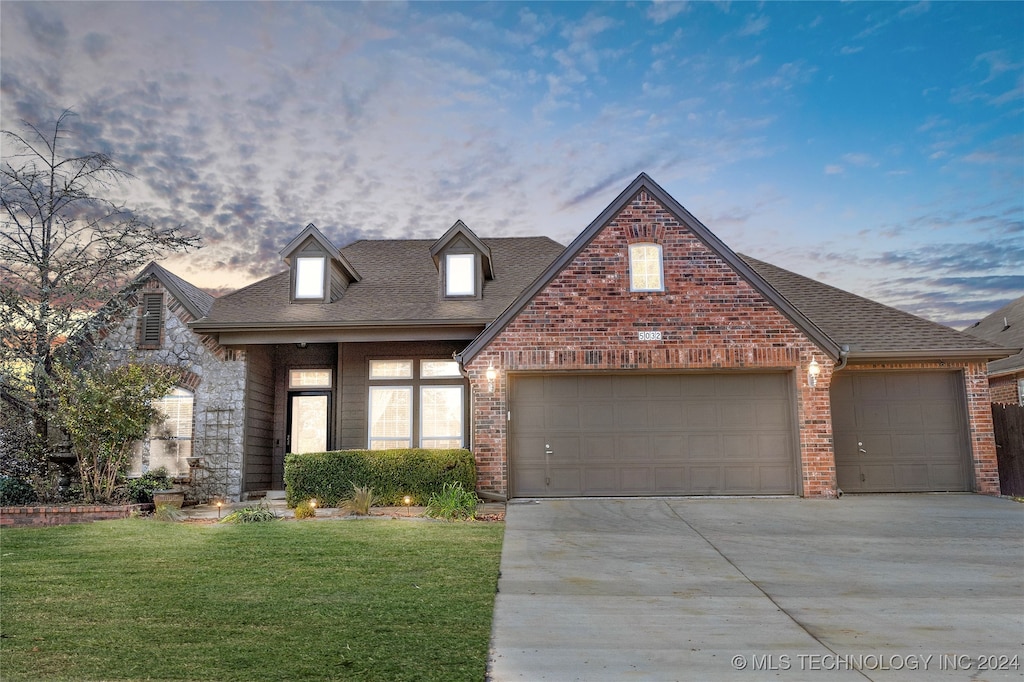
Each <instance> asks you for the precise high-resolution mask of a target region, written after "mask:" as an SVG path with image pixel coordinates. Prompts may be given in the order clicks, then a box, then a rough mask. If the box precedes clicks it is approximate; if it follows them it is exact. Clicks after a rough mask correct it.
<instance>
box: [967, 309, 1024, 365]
mask: <svg viewBox="0 0 1024 682" xmlns="http://www.w3.org/2000/svg"><path fill="white" fill-rule="evenodd" d="M964 332H966V333H967V334H970V335H971V336H977V337H978V338H979V339H985V340H986V341H991V342H993V343H997V344H999V345H1001V346H1007V347H1011V348H1021V347H1022V346H1024V296H1021V297H1020V298H1018V299H1017V300H1015V301H1010V302H1009V303H1007V304H1006V305H1004V306H1003V307H1002V308H1000V309H999V310H997V311H995V312H994V313H992V314H991V315H989V316H987V317H984V318H982V319H981V320H979V321H978V322H975V323H974V324H972V325H971V326H970V327H968V328H967V329H965V330H964ZM1022 370H1024V351H1022V352H1020V353H1017V354H1016V355H1013V356H1011V357H1008V358H1004V359H1002V360H994V361H992V362H990V363H988V373H989V374H990V375H994V374H1007V373H1013V372H1019V371H1022Z"/></svg>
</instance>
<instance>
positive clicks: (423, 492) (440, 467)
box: [284, 449, 476, 507]
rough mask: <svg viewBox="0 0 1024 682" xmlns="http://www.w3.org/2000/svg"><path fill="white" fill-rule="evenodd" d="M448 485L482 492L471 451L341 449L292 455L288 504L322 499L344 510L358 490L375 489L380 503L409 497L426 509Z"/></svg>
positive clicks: (399, 501) (286, 480)
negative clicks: (358, 488)
mask: <svg viewBox="0 0 1024 682" xmlns="http://www.w3.org/2000/svg"><path fill="white" fill-rule="evenodd" d="M445 483H461V484H462V487H463V488H464V489H466V490H475V489H476V463H475V461H474V460H473V453H471V452H470V451H469V450H421V449H409V450H337V451H334V452H308V453H303V454H294V453H293V454H290V455H288V456H286V457H285V460H284V484H285V489H286V491H287V495H286V502H287V503H288V506H289V507H295V505H297V504H298V503H299V502H301V501H303V500H308V499H310V498H316V501H317V506H321V507H338V506H340V505H341V502H342V500H344V499H345V498H346V497H348V496H349V495H350V494H351V493H352V487H353V486H368V487H370V488H373V496H374V497H375V498H376V502H377V504H381V505H385V506H395V505H401V504H402V498H404V497H405V496H406V495H409V496H410V497H412V503H413V504H416V505H420V504H426V502H427V500H429V499H430V496H431V495H432V494H433V493H438V492H441V488H442V487H443V486H444V484H445Z"/></svg>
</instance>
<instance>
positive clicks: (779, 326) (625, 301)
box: [467, 190, 836, 497]
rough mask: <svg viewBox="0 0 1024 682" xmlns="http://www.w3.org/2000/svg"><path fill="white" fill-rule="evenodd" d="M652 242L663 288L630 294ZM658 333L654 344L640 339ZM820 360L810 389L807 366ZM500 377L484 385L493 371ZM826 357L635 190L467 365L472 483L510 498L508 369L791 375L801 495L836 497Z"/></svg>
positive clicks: (655, 202) (726, 265)
mask: <svg viewBox="0 0 1024 682" xmlns="http://www.w3.org/2000/svg"><path fill="white" fill-rule="evenodd" d="M634 242H655V243H658V244H661V245H662V249H663V254H664V272H665V291H664V292H657V293H635V292H630V290H629V263H628V245H629V244H631V243H634ZM640 330H659V331H661V332H662V340H661V341H653V342H649V341H644V342H641V341H639V340H638V332H639V331H640ZM812 358H813V359H815V360H817V361H818V363H819V364H820V365H821V375H820V377H819V379H818V383H817V386H816V387H815V388H810V387H808V386H807V382H806V375H807V365H808V364H809V363H810V361H811V359H812ZM492 363H493V366H494V367H495V368H497V369H498V370H499V377H498V381H497V382H496V386H495V391H494V392H493V393H491V392H489V391H488V390H487V379H486V371H487V368H488V366H489V365H491V364H492ZM832 364H833V363H832V361H831V359H830V358H828V357H827V356H826V355H825V354H824V353H823V352H822V351H821V350H820V349H818V348H817V346H815V345H814V344H813V343H812V342H811V341H810V340H809V339H808V338H807V337H806V336H804V334H803V333H802V332H800V330H799V329H798V328H797V327H796V326H795V325H794V324H793V323H791V322H790V321H789V320H788V319H786V318H785V317H784V316H783V315H782V314H781V313H779V312H778V311H777V310H776V309H775V307H774V306H773V305H772V304H771V303H770V302H769V301H768V300H767V299H766V298H765V297H764V296H762V295H761V294H760V293H758V291H757V290H756V289H754V288H753V287H752V286H751V285H750V284H748V283H747V282H746V281H745V280H744V279H743V278H741V277H740V276H739V275H738V274H737V273H736V272H735V271H733V270H732V269H731V267H730V266H729V265H728V264H727V263H726V262H725V261H724V260H722V259H721V258H720V257H719V256H717V255H716V254H715V253H714V252H713V251H712V250H711V249H709V248H708V247H707V246H705V245H704V243H703V242H701V241H700V240H699V239H698V238H697V237H696V236H695V235H694V234H693V233H692V232H690V231H689V229H688V228H686V227H685V226H684V225H682V224H681V223H680V222H679V221H678V220H676V219H675V217H674V216H673V215H672V214H671V213H670V212H669V211H667V210H666V209H665V208H664V207H663V206H662V205H661V204H660V203H658V202H657V201H655V200H654V199H653V198H652V197H651V196H650V195H649V194H648V193H647V192H646V191H643V190H641V191H640V192H639V193H638V194H637V195H636V196H635V197H634V198H633V199H632V201H630V202H629V203H628V204H626V206H625V207H624V208H623V209H622V210H621V211H620V212H619V213H618V214H616V215H615V216H614V217H613V218H612V219H611V220H610V221H609V223H608V224H607V225H606V226H605V228H604V229H603V230H602V231H600V232H599V233H598V234H597V235H596V236H595V238H594V239H593V240H592V241H591V242H590V243H589V244H588V245H587V246H585V247H584V248H583V249H582V250H581V251H580V253H579V254H578V255H577V257H576V258H575V259H574V260H573V261H572V262H571V263H569V264H568V265H567V266H566V267H565V268H564V269H563V270H562V272H560V273H559V274H558V275H556V276H555V277H554V279H553V280H552V281H551V282H550V283H549V284H548V286H547V287H546V288H545V289H544V290H543V291H541V292H540V293H539V294H537V296H535V297H534V298H533V300H531V301H530V302H529V303H528V304H527V305H526V306H525V308H524V309H523V310H522V311H521V312H520V313H519V315H517V316H516V318H515V319H514V320H512V322H511V323H509V324H508V326H506V327H505V329H503V330H502V331H501V333H500V334H498V336H497V337H495V338H494V340H493V341H492V342H491V343H490V344H489V345H488V347H487V348H485V349H484V350H483V351H482V352H481V353H480V354H478V355H477V356H476V357H475V358H473V360H472V361H471V362H470V363H468V365H467V370H468V372H469V374H470V377H471V379H470V380H471V383H472V385H473V399H474V406H473V413H474V418H475V423H474V425H473V450H474V452H475V453H476V458H477V472H478V473H477V477H478V480H477V485H478V487H479V488H480V489H481V490H487V491H493V492H498V493H501V494H508V462H507V457H508V453H507V445H506V436H507V429H508V423H507V420H506V411H507V409H508V404H507V389H508V373H509V372H517V371H536V370H556V371H558V370H560V371H567V370H604V371H608V370H663V369H680V370H693V369H708V370H722V369H737V370H740V369H743V370H749V369H766V370H768V369H771V370H778V369H788V370H793V371H795V373H796V379H797V380H796V382H795V383H796V385H797V387H798V390H797V396H796V398H797V406H796V407H797V416H798V427H799V442H800V451H801V462H800V476H801V479H802V480H801V484H800V486H799V492H800V493H801V494H803V495H806V496H812V497H813V496H822V495H829V494H831V493H832V491H834V490H835V487H836V482H835V463H834V456H833V449H832V419H831V413H830V404H829V399H828V387H829V383H830V376H831V370H832Z"/></svg>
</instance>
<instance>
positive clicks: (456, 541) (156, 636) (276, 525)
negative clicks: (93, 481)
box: [0, 519, 504, 682]
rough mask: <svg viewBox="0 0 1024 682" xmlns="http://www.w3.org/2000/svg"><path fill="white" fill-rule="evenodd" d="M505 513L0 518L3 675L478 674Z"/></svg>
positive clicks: (179, 677)
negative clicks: (486, 517) (36, 524)
mask: <svg viewBox="0 0 1024 682" xmlns="http://www.w3.org/2000/svg"><path fill="white" fill-rule="evenodd" d="M503 530H504V525H503V524H492V523H486V524H485V523H428V522H416V521H413V522H408V521H401V520H387V521H384V520H381V521H376V520H365V521H356V522H351V521H350V522H336V521H311V522H302V523H296V522H281V521H277V522H273V523H263V524H249V525H236V526H229V525H220V524H218V525H195V524H183V523H162V522H159V521H154V520H150V519H127V520H124V521H106V522H101V523H93V524H81V525H72V526H61V527H51V528H39V529H4V530H3V531H0V576H2V583H0V592H2V594H0V670H3V679H4V680H5V682H8V681H13V680H33V681H39V680H225V681H226V680H245V681H251V680H327V679H333V680H445V681H449V680H473V681H479V680H482V679H483V678H484V673H485V667H486V661H487V648H488V639H489V636H490V627H491V613H492V608H493V604H494V594H495V587H496V585H497V579H498V563H499V558H500V553H501V541H502V534H503Z"/></svg>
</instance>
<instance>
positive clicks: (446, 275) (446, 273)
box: [430, 220, 494, 300]
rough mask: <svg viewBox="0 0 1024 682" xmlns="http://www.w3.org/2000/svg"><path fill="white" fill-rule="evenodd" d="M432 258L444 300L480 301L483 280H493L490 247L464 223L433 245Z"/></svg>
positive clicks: (450, 230) (456, 224)
mask: <svg viewBox="0 0 1024 682" xmlns="http://www.w3.org/2000/svg"><path fill="white" fill-rule="evenodd" d="M430 256H431V257H432V258H433V259H434V266H435V267H436V268H437V272H438V275H439V276H440V291H441V298H442V299H449V300H451V299H455V300H458V299H474V298H480V297H482V296H483V288H484V280H485V279H494V269H493V266H492V264H491V249H490V247H488V246H487V245H486V244H484V243H483V242H482V241H480V238H479V237H477V236H476V235H475V234H474V233H473V230H471V229H469V228H468V227H466V224H465V223H464V222H462V221H461V220H457V221H456V222H455V224H454V225H452V226H451V228H450V229H449V230H448V231H447V232H445V233H444V235H443V236H442V237H441V238H440V239H438V240H437V241H436V242H434V244H433V245H432V246H431V247H430Z"/></svg>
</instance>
